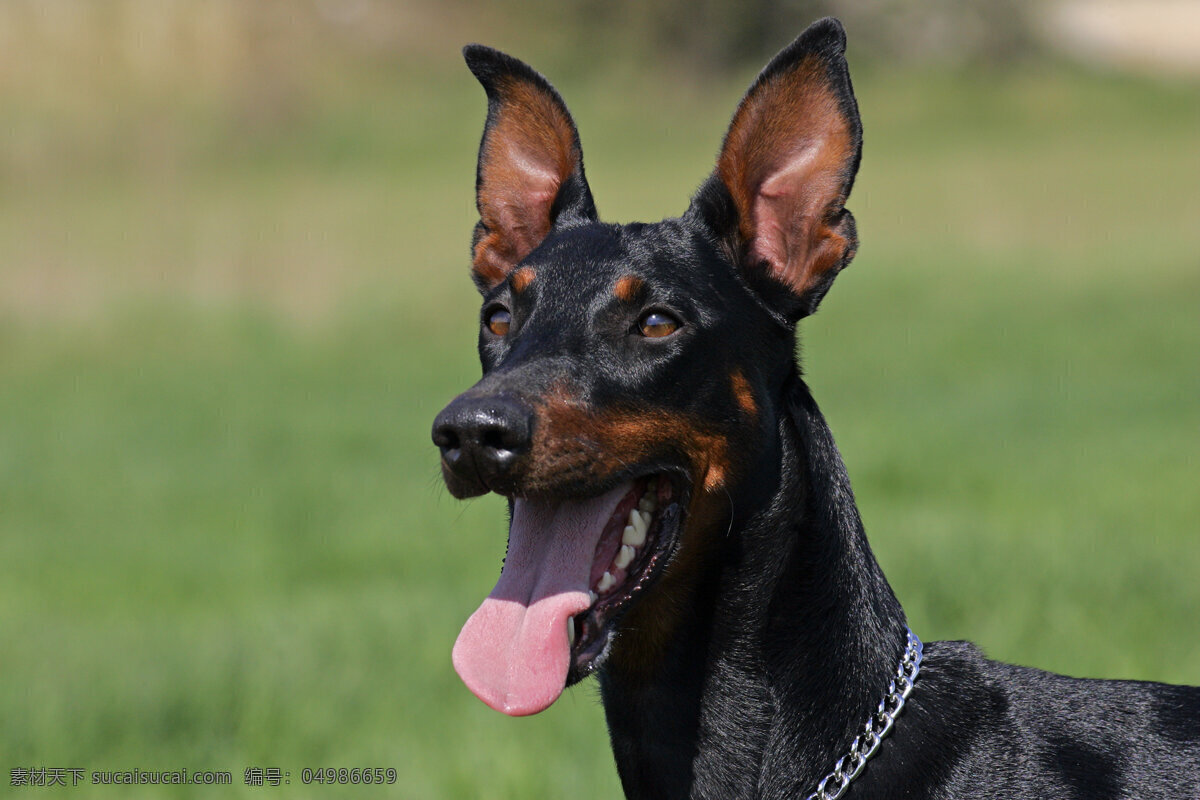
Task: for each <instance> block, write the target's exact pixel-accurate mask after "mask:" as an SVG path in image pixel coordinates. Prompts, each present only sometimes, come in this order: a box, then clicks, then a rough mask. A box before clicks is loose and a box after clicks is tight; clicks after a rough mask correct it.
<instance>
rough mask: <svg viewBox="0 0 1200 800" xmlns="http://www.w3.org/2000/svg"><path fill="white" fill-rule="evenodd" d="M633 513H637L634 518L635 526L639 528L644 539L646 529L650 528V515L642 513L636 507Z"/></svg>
mask: <svg viewBox="0 0 1200 800" xmlns="http://www.w3.org/2000/svg"><path fill="white" fill-rule="evenodd" d="M633 514H634V515H635V516H634V517H633V520H632V522H633V527H635V528H637V531H638V533H639V534H641V536H642V539H643V540H644V539H645V538H646V531H647V530H648V529H649V528H650V515H649V514H642V513H640V512H638V511H637V509H634V511H633Z"/></svg>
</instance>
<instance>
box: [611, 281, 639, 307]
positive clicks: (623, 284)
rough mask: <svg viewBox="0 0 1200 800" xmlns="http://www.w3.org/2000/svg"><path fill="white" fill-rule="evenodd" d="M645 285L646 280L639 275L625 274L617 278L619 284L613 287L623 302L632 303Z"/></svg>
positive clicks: (614, 292)
mask: <svg viewBox="0 0 1200 800" xmlns="http://www.w3.org/2000/svg"><path fill="white" fill-rule="evenodd" d="M645 285H646V282H645V281H643V280H642V279H641V278H639V277H638V276H636V275H625V276H622V277H621V278H620V279H618V280H617V285H616V286H615V287H614V288H613V294H615V295H616V296H617V299H618V300H620V301H621V302H622V303H632V302H633V301H634V300H636V299H637V296H638V293H639V292H641V291H642V288H643V287H644V286H645Z"/></svg>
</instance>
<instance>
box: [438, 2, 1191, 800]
mask: <svg viewBox="0 0 1200 800" xmlns="http://www.w3.org/2000/svg"><path fill="white" fill-rule="evenodd" d="M844 50H845V34H844V32H843V30H842V28H841V26H840V25H839V24H838V23H837V22H836V21H834V20H823V21H821V22H818V23H816V24H815V25H813V26H812V27H810V28H809V29H808V30H807V31H805V32H804V33H803V34H802V35H801V36H800V37H799V38H798V39H797V40H796V41H795V42H793V43H792V44H791V45H790V46H789V47H787V48H786V49H785V50H783V51H782V52H781V53H780V54H779V55H778V56H776V58H775V59H774V60H773V61H772V62H771V63H770V64H769V65H768V66H767V68H766V69H765V70H764V71H763V73H762V74H761V75H760V76H759V78H758V80H757V81H755V83H754V85H753V86H752V87H751V88H750V91H749V92H748V93H747V94H746V97H745V99H743V101H742V103H741V105H740V106H739V107H738V109H737V112H736V113H735V114H734V117H733V121H732V123H731V125H730V128H729V132H728V133H727V134H726V136H725V141H724V144H723V146H722V149H721V153H720V157H719V160H718V162H717V168H716V171H715V173H714V174H713V176H712V177H711V178H710V179H709V180H708V181H707V182H706V183H705V184H704V185H703V186H702V187H701V189H700V190H699V192H698V193H697V194H696V196H695V198H694V199H693V200H692V203H691V206H690V207H689V208H688V210H687V212H686V213H684V215H683V216H682V217H680V218H679V219H671V220H666V221H664V222H660V223H656V224H649V225H643V224H634V225H608V224H604V223H601V222H599V221H598V220H597V215H596V208H595V206H594V205H593V202H592V195H591V192H590V190H589V189H588V184H587V181H586V180H585V178H584V171H583V160H582V155H581V151H580V146H579V137H578V135H577V133H576V130H575V127H574V124H573V122H572V121H571V117H570V114H569V113H568V112H567V108H566V106H565V105H564V104H563V101H562V99H561V98H560V97H559V96H558V94H557V93H556V92H555V91H554V89H553V88H551V86H550V85H549V83H547V82H546V80H545V79H544V78H543V77H542V76H541V75H539V74H537V73H536V72H534V71H533V70H532V69H530V68H529V67H528V66H526V65H525V64H523V63H521V62H519V61H516V60H515V59H512V58H510V57H508V56H506V55H503V54H501V53H499V52H496V51H495V50H491V49H488V48H485V47H479V46H471V47H468V48H467V49H466V51H465V55H466V59H467V63H468V65H469V66H470V68H471V71H472V72H474V73H475V76H476V77H477V78H479V80H480V82H482V84H483V86H484V88H485V89H486V90H487V96H488V115H487V124H486V128H485V130H484V134H483V141H482V144H481V146H480V153H479V168H478V173H477V178H476V193H477V202H478V208H479V215H480V221H479V224H478V225H477V226H476V228H475V237H474V249H473V256H474V267H473V274H474V279H475V282H476V283H477V284H478V287H479V289H480V291H481V292H482V293H483V297H484V301H483V311H482V318H481V330H480V334H479V354H480V358H481V360H482V362H483V371H484V377H483V379H482V380H480V381H479V383H477V384H476V385H475V386H474V387H472V388H471V389H470V390H468V391H467V392H465V393H464V394H462V395H461V396H459V397H458V398H457V399H455V400H454V401H453V402H452V403H450V405H449V406H447V407H446V409H445V410H444V411H442V413H441V414H440V415H439V416H438V418H437V420H436V421H435V423H434V429H433V438H434V441H435V443H436V444H437V445H438V446H439V447H440V448H441V452H442V469H443V473H444V477H445V480H446V484H447V486H448V487H449V489H450V492H451V493H452V494H453V495H454V496H456V497H471V496H475V495H480V494H483V493H485V492H488V491H493V492H497V493H499V494H501V495H504V496H505V497H508V498H510V505H511V511H512V523H511V526H510V532H509V541H508V555H507V558H506V560H505V564H504V569H503V572H502V574H501V577H500V580H499V582H498V583H497V584H496V587H495V589H494V590H493V591H492V593H491V595H490V596H489V597H488V599H487V600H485V601H484V603H483V605H482V606H481V607H480V609H479V610H478V611H477V612H476V613H475V614H474V615H473V616H472V617H471V619H470V620H469V621H468V622H467V624H466V626H465V627H464V628H463V631H462V634H461V635H460V636H459V639H458V642H457V644H456V645H455V648H454V664H455V667H456V668H457V670H458V672H459V674H460V675H461V676H462V678H463V680H464V681H465V682H466V683H467V685H468V686H469V687H470V688H471V690H472V691H473V692H475V694H477V695H478V696H479V697H480V698H481V699H482V700H483V701H484V702H485V703H487V704H488V705H490V706H492V707H493V708H496V709H498V710H501V711H504V712H506V713H509V714H532V713H536V712H538V711H541V710H542V709H544V708H546V707H547V706H549V705H550V704H551V703H553V702H554V700H555V699H556V698H557V697H558V696H559V694H560V693H561V692H562V690H563V687H564V686H568V685H571V684H573V683H575V682H577V681H579V680H582V679H583V678H584V677H585V676H587V675H589V674H591V673H593V672H595V673H597V675H598V676H599V680H600V686H601V690H602V695H603V701H604V709H605V713H606V714H607V717H608V725H609V729H610V732H611V737H612V746H613V750H614V752H615V754H616V761H617V767H618V769H619V771H620V775H621V781H622V783H623V785H624V788H625V793H626V794H627V795H628V796H629V797H631V798H683V797H705V798H713V799H714V800H732V799H733V798H806V797H822V798H826V797H838V796H841V795H842V794H844V793H846V792H848V796H850V797H856V798H999V797H1004V798H1027V797H1039V798H1040V797H1053V798H1063V797H1066V798H1080V799H1081V800H1082V799H1083V798H1087V800H1099V799H1100V798H1165V797H1171V798H1187V800H1196V799H1197V798H1200V689H1193V688H1184V687H1172V686H1166V685H1161V684H1151V683H1133V682H1103V681H1088V680H1076V679H1071V678H1065V677H1061V676H1058V675H1052V674H1048V673H1045V672H1039V671H1037V670H1033V669H1026V668H1022V667H1015V666H1009V665H1006V664H1000V663H996V662H993V661H989V660H987V659H986V658H984V657H983V655H982V654H981V653H980V651H979V650H978V649H976V648H975V647H974V646H972V645H970V644H965V643H960V642H938V643H933V644H930V645H929V647H928V648H927V649H925V650H924V652H923V654H922V650H921V647H920V643H919V642H918V641H917V640H916V639H915V638H914V637H912V636H911V634H909V633H908V630H907V625H906V622H905V617H904V611H903V610H902V609H901V608H900V604H899V603H898V602H897V601H896V598H895V596H894V595H893V594H892V590H891V588H890V587H889V586H888V583H887V580H886V579H885V578H884V576H883V574H882V573H881V572H880V569H879V566H878V565H877V563H876V562H875V559H874V557H873V556H872V554H871V549H870V547H869V546H868V545H867V540H866V537H865V536H864V534H863V528H862V523H861V522H860V520H859V516H858V511H857V510H856V508H855V503H854V495H853V494H852V492H851V490H850V484H849V482H848V481H847V478H846V472H845V468H844V467H843V465H842V461H841V458H840V456H839V455H838V451H837V449H836V448H835V446H834V443H833V438H832V436H831V435H830V432H829V429H828V427H827V426H826V424H825V421H824V420H823V419H822V417H821V414H820V412H819V411H818V410H817V406H816V403H815V402H813V399H812V396H811V395H810V394H809V391H808V388H807V387H806V386H805V385H804V383H803V381H802V380H801V379H800V376H799V373H798V370H797V366H796V363H795V358H794V353H795V350H796V330H795V326H796V322H797V321H798V320H800V319H801V318H802V317H805V316H807V315H808V314H811V313H812V312H813V311H814V310H815V309H816V307H817V304H818V303H819V302H820V301H821V298H822V297H823V296H824V295H825V293H826V291H828V289H829V287H830V284H832V283H833V279H834V277H835V276H836V275H837V273H838V272H839V270H841V269H842V268H843V267H845V266H846V264H847V263H849V261H850V259H851V258H852V257H853V255H854V252H855V247H856V242H857V239H856V235H855V226H854V218H853V217H852V216H851V215H850V212H849V211H847V210H846V209H845V208H844V207H843V204H844V203H845V201H846V198H847V195H848V194H849V193H850V188H851V185H852V183H853V181H854V175H855V172H856V170H857V168H858V163H859V154H860V149H861V128H860V124H859V119H858V112H857V107H856V104H855V100H854V95H853V93H852V91H851V86H850V78H849V74H848V72H847V68H846V62H845V60H844V57H843V52H844ZM906 701H907V702H906ZM902 707H903V711H904V713H903V714H902V715H899V717H898V718H897V715H898V714H899V712H900V710H901V708H902ZM893 722H894V728H893ZM889 731H890V736H889V737H888V738H887V739H886V740H883V741H882V743H881V741H880V740H881V738H882V737H883V736H885V735H887V733H888V732H889ZM868 759H870V766H869V767H867V768H866V769H864V766H865V765H866V763H867V760H868Z"/></svg>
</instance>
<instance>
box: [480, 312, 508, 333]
mask: <svg viewBox="0 0 1200 800" xmlns="http://www.w3.org/2000/svg"><path fill="white" fill-rule="evenodd" d="M485 324H486V325H487V329H488V330H489V331H491V332H492V333H493V334H495V335H496V336H507V335H508V326H509V325H510V324H512V314H510V313H508V309H507V308H497V309H494V310H493V311H492V312H491V313H489V314H488V315H487V322H486V323H485Z"/></svg>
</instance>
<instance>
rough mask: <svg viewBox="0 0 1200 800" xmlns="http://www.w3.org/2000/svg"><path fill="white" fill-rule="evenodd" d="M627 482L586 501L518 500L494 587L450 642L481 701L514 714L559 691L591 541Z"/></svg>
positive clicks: (543, 704)
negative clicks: (569, 628) (505, 550)
mask: <svg viewBox="0 0 1200 800" xmlns="http://www.w3.org/2000/svg"><path fill="white" fill-rule="evenodd" d="M631 488H632V486H631V484H624V485H622V486H619V487H617V488H616V489H613V490H612V491H610V492H608V493H607V494H604V495H601V496H600V497H596V498H593V499H590V500H562V501H545V500H517V501H515V502H514V503H513V519H512V526H511V527H510V528H509V534H508V556H507V557H506V558H505V561H504V570H503V572H502V573H501V575H500V580H499V581H498V582H497V583H496V588H494V589H492V593H491V594H490V595H488V598H487V599H486V600H484V601H483V605H481V606H480V607H479V610H478V611H476V612H475V613H474V614H472V615H471V618H470V619H468V620H467V624H466V625H464V626H463V629H462V633H460V634H459V635H458V641H457V642H455V644H454V655H453V658H454V668H455V669H456V670H457V671H458V674H459V677H461V678H462V679H463V682H464V683H465V684H466V685H467V688H469V689H470V690H471V691H472V692H474V693H475V695H476V696H477V697H479V699H480V700H482V701H483V702H485V703H487V704H488V705H489V706H491V707H492V708H494V709H496V710H497V711H503V712H504V713H505V714H511V715H513V716H522V715H525V714H536V713H537V712H539V711H542V710H544V709H546V708H547V707H548V706H549V705H550V704H551V703H553V702H554V701H555V700H557V699H558V696H559V695H560V694H562V690H563V687H564V686H565V685H566V680H567V671H568V669H569V668H570V660H571V643H570V641H569V639H568V637H567V625H568V623H570V621H571V618H572V617H573V616H574V615H576V614H578V613H580V612H581V611H584V610H586V609H587V608H588V606H589V605H590V603H591V601H590V600H589V598H588V590H589V588H590V585H591V583H592V576H591V572H592V566H593V561H594V560H595V559H596V548H597V544H598V543H599V542H600V539H601V537H602V535H603V534H604V531H605V528H606V527H607V525H608V523H609V519H610V517H611V516H612V514H613V512H614V510H615V509H616V508H617V506H618V505H619V504H621V500H622V498H623V497H625V496H626V495H627V494H628V493H629V492H630V490H631Z"/></svg>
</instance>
